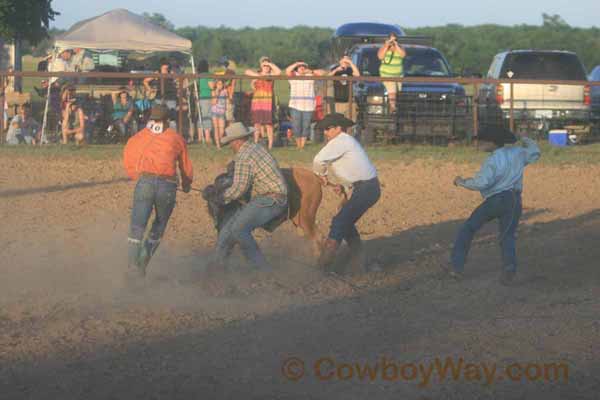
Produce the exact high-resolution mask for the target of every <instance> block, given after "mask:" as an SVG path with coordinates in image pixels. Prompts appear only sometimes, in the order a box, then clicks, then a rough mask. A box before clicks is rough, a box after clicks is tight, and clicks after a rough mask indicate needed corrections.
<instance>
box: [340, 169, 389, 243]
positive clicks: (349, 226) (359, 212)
mask: <svg viewBox="0 0 600 400" xmlns="http://www.w3.org/2000/svg"><path fill="white" fill-rule="evenodd" d="M380 196H381V189H380V186H379V180H378V179H377V178H373V179H370V180H368V181H360V182H356V183H354V184H353V189H352V196H351V197H350V200H348V202H347V203H346V204H344V206H343V207H342V209H341V210H340V212H338V213H337V215H336V216H335V217H333V219H332V220H331V227H330V229H329V238H330V239H333V240H336V241H338V242H341V241H342V240H346V242H348V241H349V240H352V239H356V238H360V234H359V233H358V230H357V229H356V226H355V224H356V222H357V221H358V220H359V219H360V217H362V216H363V214H364V213H366V212H367V210H368V209H369V208H371V207H373V205H375V203H377V201H378V200H379V197H380Z"/></svg>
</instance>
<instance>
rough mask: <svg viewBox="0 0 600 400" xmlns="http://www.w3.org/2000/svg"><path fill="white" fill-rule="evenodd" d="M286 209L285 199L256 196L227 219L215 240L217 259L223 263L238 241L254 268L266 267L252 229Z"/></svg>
mask: <svg viewBox="0 0 600 400" xmlns="http://www.w3.org/2000/svg"><path fill="white" fill-rule="evenodd" d="M286 209H287V199H283V201H281V200H275V199H273V198H271V197H266V196H257V197H255V198H253V199H252V200H250V202H249V203H248V204H246V205H245V206H243V207H242V208H240V209H239V210H238V211H237V212H236V213H235V214H234V215H233V216H232V217H231V218H230V219H229V221H227V223H226V224H225V226H224V227H223V229H221V232H219V238H218V240H217V259H218V261H219V262H220V263H225V260H226V259H227V256H229V254H230V253H231V250H232V249H233V246H234V245H235V244H236V243H238V244H239V245H240V248H241V250H242V253H243V254H244V256H245V257H246V259H247V260H248V261H249V262H250V263H251V264H252V265H253V266H254V267H256V268H261V267H268V266H269V265H268V263H267V260H266V259H265V256H264V255H263V253H262V252H261V251H260V249H259V248H258V245H257V244H256V241H255V240H254V238H253V237H252V231H253V230H254V229H256V228H259V227H261V226H263V225H265V224H266V223H267V222H269V221H271V220H273V219H274V218H275V217H277V216H279V215H281V214H282V213H283V212H285V211H286Z"/></svg>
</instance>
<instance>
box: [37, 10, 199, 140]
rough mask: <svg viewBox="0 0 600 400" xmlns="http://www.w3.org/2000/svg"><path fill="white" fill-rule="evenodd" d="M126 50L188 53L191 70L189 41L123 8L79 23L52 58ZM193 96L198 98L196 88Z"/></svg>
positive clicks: (56, 47) (59, 41) (63, 36)
mask: <svg viewBox="0 0 600 400" xmlns="http://www.w3.org/2000/svg"><path fill="white" fill-rule="evenodd" d="M76 48H82V49H88V50H96V51H102V50H126V51H134V52H139V53H152V52H179V53H184V54H188V55H189V56H190V62H191V65H192V68H193V69H194V70H195V67H194V58H193V57H192V42H191V41H190V40H188V39H185V38H182V37H180V36H178V35H176V34H174V33H173V32H170V31H168V30H166V29H164V28H162V27H160V26H158V25H155V24H153V23H151V22H149V21H147V20H146V19H145V18H144V17H142V16H140V15H137V14H134V13H132V12H130V11H128V10H125V9H116V10H112V11H109V12H107V13H105V14H102V15H99V16H97V17H93V18H90V19H86V20H83V21H80V22H78V23H76V24H75V25H73V26H72V27H71V28H70V29H69V30H68V31H67V32H65V33H63V34H61V35H60V36H58V37H57V38H56V41H55V44H54V52H53V55H54V57H56V56H57V55H58V54H59V53H60V51H61V50H65V49H76ZM50 86H51V85H48V96H47V98H46V107H45V110H44V121H43V124H42V125H43V126H42V137H43V138H44V139H45V128H46V119H47V113H48V102H49V99H50ZM194 86H195V89H196V90H195V91H196V93H195V95H196V98H197V91H198V89H197V87H196V83H195V82H194Z"/></svg>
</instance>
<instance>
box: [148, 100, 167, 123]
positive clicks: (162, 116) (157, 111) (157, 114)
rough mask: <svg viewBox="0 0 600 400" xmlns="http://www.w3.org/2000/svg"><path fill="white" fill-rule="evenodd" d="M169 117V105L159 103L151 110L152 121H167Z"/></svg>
mask: <svg viewBox="0 0 600 400" xmlns="http://www.w3.org/2000/svg"><path fill="white" fill-rule="evenodd" d="M168 117H169V109H168V108H167V106H164V105H162V104H157V105H155V106H154V107H152V110H151V111H150V119H151V120H152V121H166V120H167V119H168Z"/></svg>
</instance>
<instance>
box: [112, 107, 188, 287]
mask: <svg viewBox="0 0 600 400" xmlns="http://www.w3.org/2000/svg"><path fill="white" fill-rule="evenodd" d="M168 126H169V125H168V109H167V107H165V106H163V105H157V106H154V107H153V108H152V111H151V114H150V121H149V122H148V125H147V126H146V127H145V128H144V129H142V130H141V131H139V132H138V133H136V134H135V135H134V136H133V137H131V138H130V139H129V140H128V141H127V145H126V146H125V150H124V152H123V164H124V166H125V170H126V171H127V175H129V177H130V178H131V179H133V180H136V181H137V183H136V186H135V191H134V194H133V208H132V210H131V225H130V229H129V238H128V243H129V268H128V274H129V275H130V276H131V277H136V276H138V277H143V276H145V275H146V267H147V265H148V263H149V262H150V259H151V258H152V256H153V255H154V253H155V252H156V249H157V248H158V245H159V244H160V240H161V238H162V236H163V235H164V233H165V229H166V228H167V223H168V222H169V218H170V217H171V213H172V212H173V208H174V207H175V197H176V191H177V185H178V182H177V166H179V170H180V172H181V186H182V189H183V192H184V193H188V192H189V191H190V190H191V185H192V180H193V169H192V163H191V161H190V159H189V157H188V151H187V145H186V143H185V139H184V138H183V137H182V136H181V135H179V134H177V133H176V132H175V131H174V130H173V129H171V128H169V127H168ZM153 210H154V211H155V217H154V222H153V223H152V228H151V229H150V232H149V233H148V237H147V238H146V239H145V240H144V233H145V232H146V226H147V224H148V221H149V220H150V216H151V214H152V211H153Z"/></svg>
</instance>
